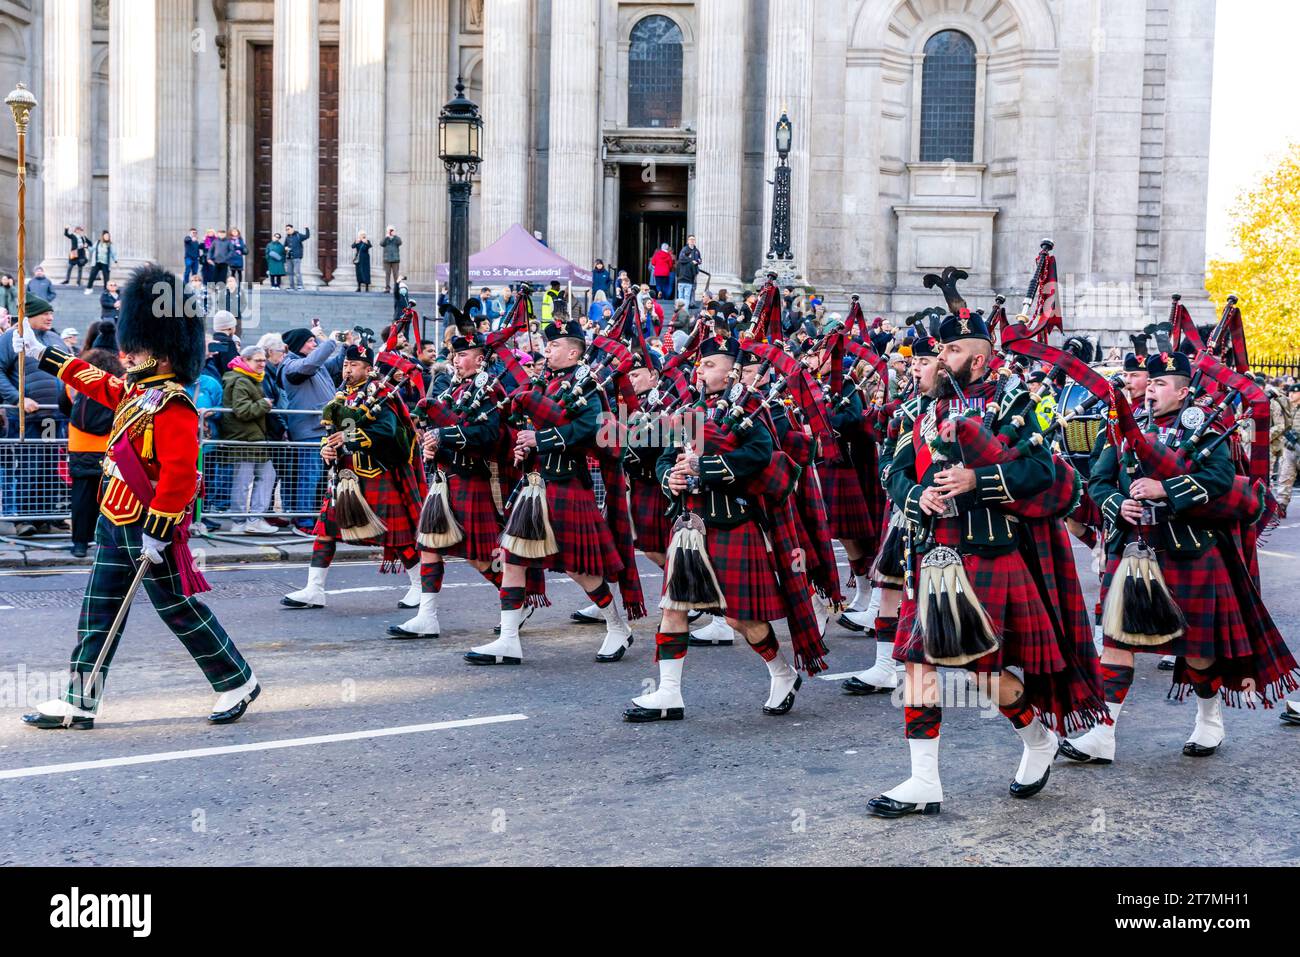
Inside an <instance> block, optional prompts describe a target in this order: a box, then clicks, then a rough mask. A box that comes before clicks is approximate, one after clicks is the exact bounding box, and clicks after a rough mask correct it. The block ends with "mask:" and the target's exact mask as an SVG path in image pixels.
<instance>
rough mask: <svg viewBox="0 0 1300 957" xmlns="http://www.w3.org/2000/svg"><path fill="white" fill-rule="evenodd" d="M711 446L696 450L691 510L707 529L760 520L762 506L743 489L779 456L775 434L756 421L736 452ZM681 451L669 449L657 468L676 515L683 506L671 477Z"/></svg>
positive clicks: (706, 402)
mask: <svg viewBox="0 0 1300 957" xmlns="http://www.w3.org/2000/svg"><path fill="white" fill-rule="evenodd" d="M721 395H722V393H717V394H716V395H712V396H708V397H706V399H705V400H704V402H703V404H702V405H701V404H700V403H697V404H696V406H695V407H694V408H695V409H697V410H698V409H709V408H712V407H713V406H714V404H715V403H716V402H717V400H718V399H719V398H720V397H721ZM711 445H712V443H711V442H709V441H708V440H707V439H706V440H705V441H704V442H703V446H704V447H703V448H699V449H696V452H697V454H698V455H699V457H700V476H699V478H700V489H699V491H698V492H697V493H695V494H694V495H689V496H686V498H688V499H690V505H691V509H692V510H693V511H694V512H695V513H696V514H697V515H699V516H700V517H701V518H702V519H703V520H704V524H705V525H708V526H711V527H713V528H735V527H736V526H737V525H740V524H742V523H744V522H747V521H750V520H751V519H752V520H758V519H759V517H760V516H761V512H760V511H759V503H758V501H757V500H755V499H753V498H751V497H750V496H749V495H748V494H747V493H746V491H745V487H744V486H745V480H746V479H748V478H749V477H750V476H752V475H756V474H758V473H759V472H762V471H763V469H765V468H767V466H768V463H769V462H770V461H771V460H772V456H773V455H775V454H776V451H777V450H776V443H775V440H774V439H773V438H772V433H771V432H770V431H769V430H768V428H767V426H766V425H765V424H763V423H762V422H761V421H758V420H754V422H753V426H752V427H751V428H749V429H748V430H747V431H745V432H744V433H743V434H742V435H741V437H740V443H739V445H737V447H736V449H735V450H734V451H731V452H720V451H718V450H717V449H716V448H711ZM682 449H683V446H682V445H681V444H673V445H670V446H668V447H666V448H665V449H664V451H663V454H662V455H660V456H659V461H658V463H656V465H655V471H656V473H657V474H658V477H659V487H660V488H662V489H663V490H664V494H665V495H667V496H668V497H669V499H670V500H672V502H673V503H674V506H675V508H674V511H680V509H681V507H682V504H683V503H682V502H681V496H678V495H676V494H675V493H673V492H671V491H669V489H668V473H669V472H670V471H672V467H673V465H675V464H676V462H677V456H678V455H679V454H681V452H682Z"/></svg>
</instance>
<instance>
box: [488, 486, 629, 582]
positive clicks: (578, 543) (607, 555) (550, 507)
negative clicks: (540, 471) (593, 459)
mask: <svg viewBox="0 0 1300 957" xmlns="http://www.w3.org/2000/svg"><path fill="white" fill-rule="evenodd" d="M546 508H547V511H548V512H549V514H550V521H551V531H552V532H553V533H554V535H555V543H556V544H557V545H558V546H559V547H560V550H559V551H558V552H557V553H556V554H554V555H548V556H546V557H545V558H536V559H534V558H521V557H520V556H518V555H514V554H512V553H510V552H509V551H506V550H505V549H502V551H503V554H504V555H505V560H506V562H507V563H508V564H510V565H526V566H530V567H536V568H545V569H548V570H550V571H558V572H568V573H570V574H575V575H595V576H596V577H598V578H601V579H603V580H604V581H611V580H612V579H614V578H615V577H617V576H618V573H619V572H621V571H622V570H623V559H621V558H619V556H618V548H617V547H616V546H615V545H614V534H613V532H611V531H610V530H609V523H608V522H606V521H605V516H603V515H602V514H601V513H600V509H598V508H597V507H596V495H595V493H594V492H592V490H591V489H589V488H587V487H586V486H584V485H583V484H582V479H580V478H573V479H568V480H562V481H548V482H547V483H546ZM498 544H500V542H499V541H498Z"/></svg>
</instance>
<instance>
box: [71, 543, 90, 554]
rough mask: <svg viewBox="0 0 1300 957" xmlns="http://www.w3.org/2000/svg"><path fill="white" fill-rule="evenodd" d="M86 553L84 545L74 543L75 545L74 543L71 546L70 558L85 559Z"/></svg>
mask: <svg viewBox="0 0 1300 957" xmlns="http://www.w3.org/2000/svg"><path fill="white" fill-rule="evenodd" d="M87 551H88V549H87V548H86V546H85V545H83V544H81V542H76V543H74V544H73V546H72V557H73V558H85V557H86V552H87Z"/></svg>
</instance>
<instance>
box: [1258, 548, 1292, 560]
mask: <svg viewBox="0 0 1300 957" xmlns="http://www.w3.org/2000/svg"><path fill="white" fill-rule="evenodd" d="M1259 553H1260V554H1261V555H1267V556H1268V557H1269V558H1295V556H1294V555H1288V554H1287V553H1286V552H1266V551H1264V549H1262V548H1261V549H1259Z"/></svg>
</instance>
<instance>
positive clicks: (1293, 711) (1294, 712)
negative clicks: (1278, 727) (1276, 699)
mask: <svg viewBox="0 0 1300 957" xmlns="http://www.w3.org/2000/svg"><path fill="white" fill-rule="evenodd" d="M1277 719H1278V720H1279V721H1281V722H1282V723H1283V724H1293V725H1295V726H1296V727H1300V705H1297V704H1295V703H1294V702H1291V701H1283V702H1282V713H1281V714H1279V715H1278V716H1277Z"/></svg>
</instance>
